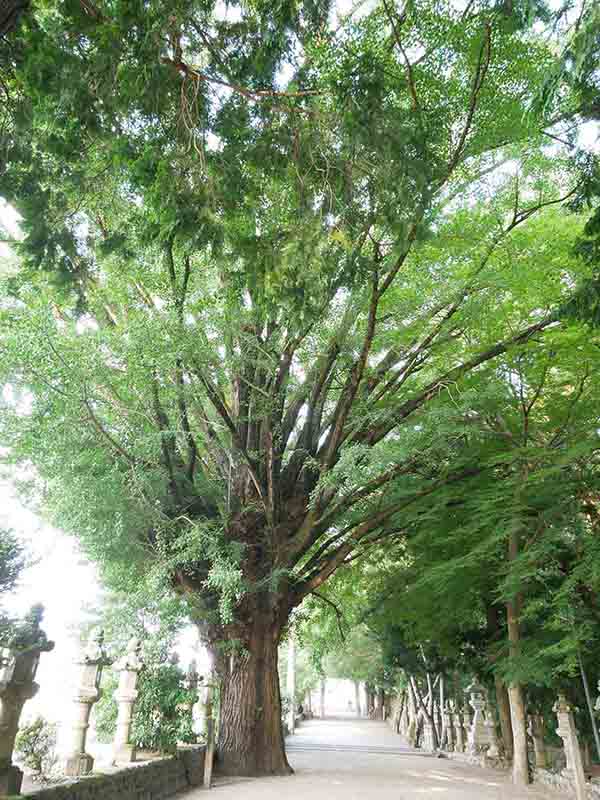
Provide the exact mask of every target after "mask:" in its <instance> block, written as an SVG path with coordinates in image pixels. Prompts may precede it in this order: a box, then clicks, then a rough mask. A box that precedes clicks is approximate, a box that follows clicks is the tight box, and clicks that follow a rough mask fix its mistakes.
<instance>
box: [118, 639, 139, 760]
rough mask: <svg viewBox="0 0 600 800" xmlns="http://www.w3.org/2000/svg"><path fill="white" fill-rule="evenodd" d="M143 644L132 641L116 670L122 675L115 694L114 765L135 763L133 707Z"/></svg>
mask: <svg viewBox="0 0 600 800" xmlns="http://www.w3.org/2000/svg"><path fill="white" fill-rule="evenodd" d="M141 650H142V643H141V641H140V640H139V639H136V638H134V639H131V640H130V641H129V644H128V645H127V652H126V653H125V655H124V656H123V657H122V658H120V659H119V660H118V661H117V663H116V664H115V669H116V670H117V672H119V673H120V675H119V686H118V689H117V691H116V693H115V698H116V700H117V706H118V712H117V730H116V732H115V741H114V745H113V763H114V764H127V763H129V762H130V761H135V745H134V744H131V742H130V736H131V722H132V718H133V706H134V704H135V701H136V699H137V696H138V693H137V689H136V686H137V681H138V674H139V672H140V670H141V668H142V666H143V665H142V660H141V658H140V653H141Z"/></svg>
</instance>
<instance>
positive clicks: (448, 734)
mask: <svg viewBox="0 0 600 800" xmlns="http://www.w3.org/2000/svg"><path fill="white" fill-rule="evenodd" d="M444 731H445V739H446V742H445V744H446V750H447V751H448V752H449V753H453V752H454V700H446V707H445V709H444Z"/></svg>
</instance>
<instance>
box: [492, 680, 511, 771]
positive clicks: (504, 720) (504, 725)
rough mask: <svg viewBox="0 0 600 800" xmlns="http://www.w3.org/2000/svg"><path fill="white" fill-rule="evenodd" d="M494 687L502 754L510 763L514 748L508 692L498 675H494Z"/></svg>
mask: <svg viewBox="0 0 600 800" xmlns="http://www.w3.org/2000/svg"><path fill="white" fill-rule="evenodd" d="M494 685H495V687H496V703H497V705H498V715H499V717H500V731H501V732H502V742H503V744H504V754H505V755H506V758H507V760H508V761H512V758H513V749H514V748H513V732H512V723H511V719H510V701H509V699H508V690H507V688H506V684H505V683H504V681H503V680H502V678H500V676H499V675H494Z"/></svg>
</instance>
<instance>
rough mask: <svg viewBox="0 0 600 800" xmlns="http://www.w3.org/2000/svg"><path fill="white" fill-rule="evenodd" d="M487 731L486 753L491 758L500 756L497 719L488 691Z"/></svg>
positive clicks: (486, 704) (486, 698) (486, 697)
mask: <svg viewBox="0 0 600 800" xmlns="http://www.w3.org/2000/svg"><path fill="white" fill-rule="evenodd" d="M485 731H486V736H487V743H488V749H487V753H486V755H488V756H489V757H490V758H498V757H499V755H500V751H499V750H498V737H497V736H496V720H495V718H494V711H493V709H492V707H491V705H490V702H489V698H488V695H487V692H486V694H485Z"/></svg>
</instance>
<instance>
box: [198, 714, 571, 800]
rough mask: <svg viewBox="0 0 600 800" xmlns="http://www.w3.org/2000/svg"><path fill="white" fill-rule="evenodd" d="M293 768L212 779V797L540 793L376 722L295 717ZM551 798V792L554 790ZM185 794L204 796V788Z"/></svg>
mask: <svg viewBox="0 0 600 800" xmlns="http://www.w3.org/2000/svg"><path fill="white" fill-rule="evenodd" d="M287 744H288V753H289V760H290V763H291V764H292V766H293V768H294V770H295V771H296V774H295V775H290V776H289V777H285V778H236V779H232V778H226V779H221V780H219V779H217V782H216V785H215V787H214V788H213V790H212V792H213V794H214V798H215V800H240V798H242V800H281V798H282V797H285V798H286V800H366V799H367V798H369V800H371V799H373V800H418V798H424V799H426V798H433V800H435V798H440V800H548V798H549V792H548V791H547V790H545V791H544V790H543V789H539V788H538V789H524V790H520V791H517V790H516V789H515V787H514V786H512V785H511V784H510V781H509V780H508V778H507V777H506V776H505V775H504V774H502V773H500V772H496V771H493V770H486V769H480V768H479V767H471V766H468V765H465V764H461V763H459V762H456V761H450V760H449V759H441V758H434V757H432V756H428V755H422V754H420V753H419V751H417V750H411V749H410V748H408V747H406V746H405V745H403V744H402V740H401V739H400V737H399V736H397V735H396V734H394V733H393V732H392V731H391V730H390V729H389V728H388V726H387V725H386V724H385V723H383V722H371V721H370V720H358V719H356V718H354V719H353V718H352V717H350V716H348V717H347V718H345V719H325V720H311V721H310V722H303V723H302V725H301V726H300V728H299V729H298V731H297V732H296V734H294V736H291V737H289V738H288V740H287ZM554 796H555V797H556V795H554ZM186 798H187V800H206V794H204V790H196V791H194V792H190V793H189V794H186Z"/></svg>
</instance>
